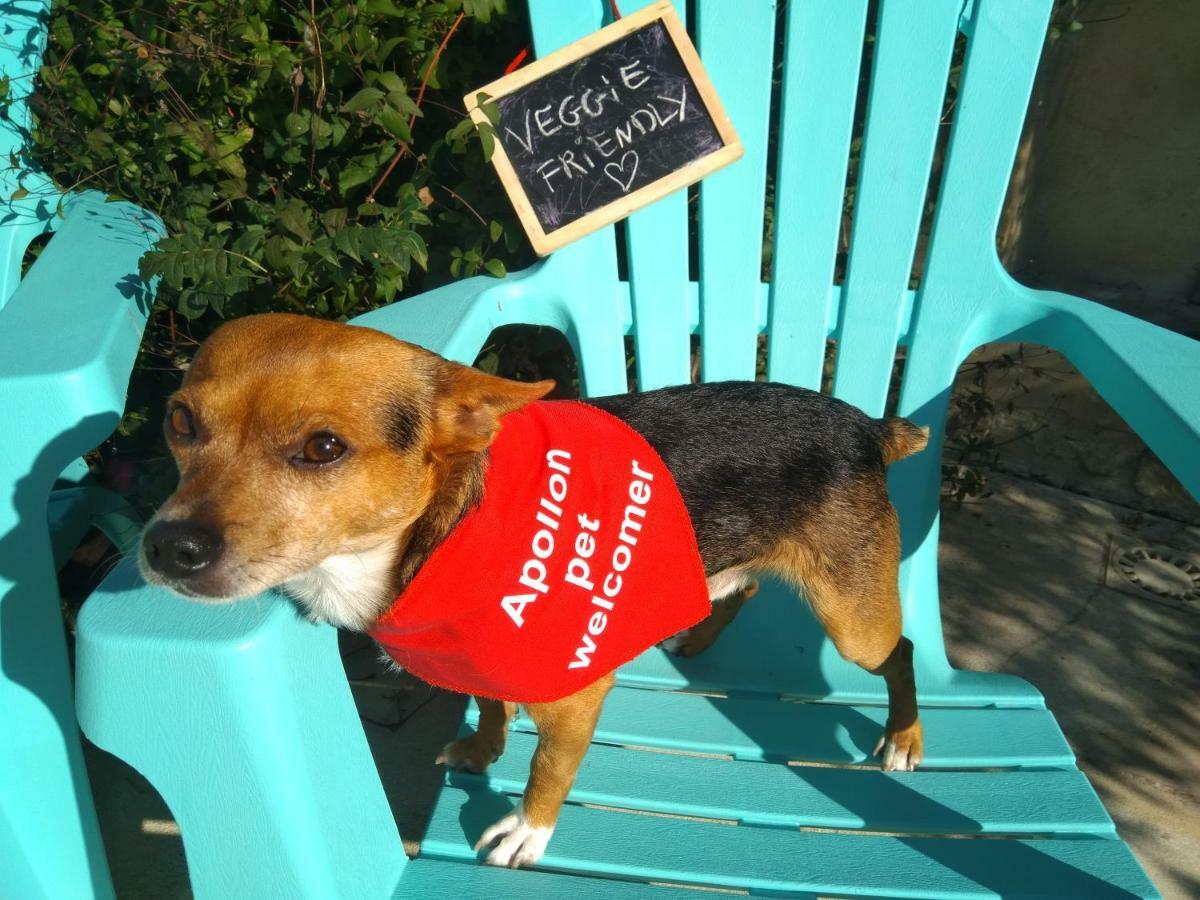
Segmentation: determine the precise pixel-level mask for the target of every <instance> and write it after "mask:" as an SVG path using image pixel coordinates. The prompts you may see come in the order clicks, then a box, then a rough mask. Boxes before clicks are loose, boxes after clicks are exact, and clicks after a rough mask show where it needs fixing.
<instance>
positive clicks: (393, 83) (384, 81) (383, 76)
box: [375, 71, 407, 94]
mask: <svg viewBox="0 0 1200 900" xmlns="http://www.w3.org/2000/svg"><path fill="white" fill-rule="evenodd" d="M375 81H376V83H377V84H378V85H379V86H380V87H382V88H383V89H384V90H385V91H387V92H389V93H391V92H392V91H397V92H399V93H401V94H403V93H405V91H406V90H407V89H406V88H405V86H404V79H402V78H401V77H400V76H399V75H397V74H396V73H395V72H386V71H385V72H376V73H375Z"/></svg>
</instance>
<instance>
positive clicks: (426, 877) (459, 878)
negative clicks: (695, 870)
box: [393, 859, 698, 900]
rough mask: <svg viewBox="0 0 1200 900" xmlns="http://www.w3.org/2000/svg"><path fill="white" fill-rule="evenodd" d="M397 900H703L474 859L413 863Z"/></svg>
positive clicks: (675, 891)
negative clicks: (483, 863) (446, 899)
mask: <svg viewBox="0 0 1200 900" xmlns="http://www.w3.org/2000/svg"><path fill="white" fill-rule="evenodd" d="M393 896H394V897H395V898H396V900H413V898H430V900H440V898H444V897H453V898H454V900H504V898H508V897H519V898H520V900H562V898H563V897H570V898H571V900H624V898H626V897H639V898H645V900H698V895H697V893H696V892H695V891H694V890H690V889H688V888H673V887H663V886H660V885H654V884H646V883H645V882H637V881H615V880H613V879H611V878H586V877H579V876H576V875H565V874H562V873H554V874H550V873H547V872H536V871H531V870H529V869H515V870H514V869H498V868H494V867H492V866H481V865H478V864H476V863H475V862H474V861H473V860H472V861H471V862H466V863H464V862H461V861H451V862H447V861H445V860H440V859H420V860H416V861H414V862H412V863H410V864H409V865H408V868H406V869H405V870H404V878H403V879H402V880H401V882H400V886H399V887H398V888H397V889H396V893H395V894H393Z"/></svg>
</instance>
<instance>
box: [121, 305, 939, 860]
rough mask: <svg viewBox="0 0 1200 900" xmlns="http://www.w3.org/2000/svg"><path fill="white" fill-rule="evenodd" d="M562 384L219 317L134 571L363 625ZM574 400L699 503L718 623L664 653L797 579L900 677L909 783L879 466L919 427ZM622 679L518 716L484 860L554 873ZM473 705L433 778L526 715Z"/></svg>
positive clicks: (795, 407)
mask: <svg viewBox="0 0 1200 900" xmlns="http://www.w3.org/2000/svg"><path fill="white" fill-rule="evenodd" d="M553 387H554V383H553V382H550V381H541V382H537V383H521V382H515V381H510V380H507V379H503V378H498V377H495V376H492V375H488V374H486V373H484V372H481V371H479V370H476V369H473V368H471V367H468V366H464V365H460V364H457V363H453V362H449V361H447V360H445V359H443V358H441V357H440V356H438V355H436V354H434V353H431V352H429V351H426V350H424V349H422V348H419V347H416V346H414V345H411V344H407V343H404V342H402V341H399V340H396V339H394V338H392V337H390V336H388V335H385V334H383V333H382V332H379V331H375V330H372V329H369V328H363V327H356V326H351V325H343V324H335V323H330V322H325V321H319V320H315V319H309V318H306V317H302V316H295V315H287V314H267V315H260V316H251V317H247V318H243V319H239V320H235V321H232V322H230V323H227V324H225V325H223V326H222V327H221V328H219V329H218V330H217V331H216V332H215V333H214V334H213V336H212V337H210V338H209V339H208V340H207V341H205V342H204V344H203V345H202V346H201V348H200V349H199V351H198V352H197V354H196V356H195V358H194V360H193V361H192V363H191V365H190V367H189V368H188V370H187V372H186V376H185V378H184V380H183V383H182V386H181V387H180V388H179V390H178V391H177V392H176V393H175V394H174V395H172V397H171V398H170V399H169V401H168V404H167V408H166V415H165V421H164V424H163V428H164V433H165V436H166V440H167V443H168V444H169V446H170V449H171V452H172V454H173V455H174V457H175V460H176V462H177V464H178V468H179V473H180V480H179V485H178V488H177V489H176V491H175V493H174V494H173V495H172V496H171V497H170V498H169V499H168V500H167V501H166V503H165V504H164V505H163V506H162V508H161V509H160V510H159V511H158V512H157V514H156V515H155V516H154V517H153V519H152V520H151V521H150V522H149V524H148V525H147V527H146V529H145V532H144V534H143V537H142V540H141V543H140V547H139V563H140V567H141V570H142V573H143V575H144V577H145V578H146V580H147V581H149V582H151V583H155V584H160V585H164V586H166V587H168V588H170V589H171V590H173V591H175V592H177V593H179V594H181V595H182V596H184V597H187V598H189V599H192V600H196V601H201V602H208V603H224V602H228V601H232V600H235V599H238V598H244V597H249V596H253V595H255V594H258V593H260V592H261V591H263V590H267V589H270V588H281V589H282V590H283V591H285V592H286V593H288V594H289V595H290V596H291V597H292V598H294V599H295V601H296V602H297V603H298V604H299V606H300V607H301V608H302V609H303V611H304V612H305V613H306V614H307V615H308V616H309V617H310V618H312V619H313V620H318V621H323V622H328V623H330V624H333V625H336V626H339V627H342V628H348V629H353V630H357V631H370V630H371V629H372V628H373V627H374V626H375V624H376V623H377V622H378V621H379V620H380V619H381V617H382V616H384V614H385V613H386V612H387V611H388V610H389V608H390V607H391V606H392V604H393V602H394V601H396V598H397V597H398V596H400V595H401V594H402V593H403V592H404V591H405V589H406V586H408V585H410V583H411V582H412V581H413V579H414V578H416V577H417V576H418V574H419V573H420V572H421V571H422V567H423V566H424V565H425V564H426V563H427V561H429V560H430V559H431V557H432V556H433V555H434V554H435V552H436V551H437V550H438V548H439V546H440V545H443V543H444V542H446V541H447V539H448V536H450V535H452V534H453V533H454V531H455V528H456V526H457V525H458V524H459V523H460V522H461V521H463V520H464V517H465V516H467V515H468V514H469V513H470V512H471V511H472V510H473V509H474V508H476V506H477V505H478V504H480V502H481V499H482V496H483V489H484V484H485V480H486V473H487V471H488V464H489V463H488V461H489V453H490V452H491V450H490V448H492V446H493V443H494V442H495V441H496V440H497V435H498V433H499V432H500V431H501V430H502V429H503V428H504V427H505V426H504V422H505V417H506V416H509V417H511V418H510V419H509V421H513V420H515V418H516V415H515V414H516V413H517V411H519V410H523V409H525V408H527V407H528V408H532V407H530V405H531V404H535V401H539V400H541V398H543V397H544V396H545V395H546V394H547V393H549V392H550V391H551V390H552V388H553ZM566 402H567V403H571V404H575V403H576V401H566ZM583 403H585V404H588V405H589V408H590V409H595V410H599V411H601V412H602V413H603V414H604V415H606V416H611V417H615V418H616V419H617V420H619V421H620V422H623V423H624V425H623V426H621V427H622V428H623V427H625V426H628V427H629V428H631V429H632V431H633V432H634V433H635V434H636V435H638V436H640V438H641V439H644V440H645V441H646V442H647V443H648V444H649V445H650V446H651V447H652V448H653V450H654V451H655V452H657V454H658V456H659V457H660V458H661V462H662V463H663V464H664V465H665V467H666V470H667V471H669V473H670V476H671V477H672V478H673V479H674V482H675V486H676V488H677V490H678V495H679V496H680V497H682V501H683V504H684V505H685V506H686V512H687V517H688V518H689V519H690V523H691V527H692V529H693V530H694V537H695V545H696V548H697V549H698V554H699V560H700V563H702V567H703V576H702V577H701V580H700V582H699V584H700V586H701V589H706V590H707V595H708V599H709V600H710V601H711V606H709V605H707V604H706V605H705V607H704V609H705V610H711V611H710V612H709V614H708V615H707V617H706V618H704V619H703V620H702V621H699V622H698V623H697V624H695V625H694V626H693V627H691V628H689V629H686V630H684V631H683V632H682V633H681V634H679V635H677V636H676V637H675V638H674V639H673V640H672V641H671V642H669V644H668V646H671V647H673V649H674V650H675V651H676V652H679V653H682V654H683V655H692V654H695V653H698V652H701V651H702V650H704V649H705V648H706V647H707V646H708V645H709V644H711V643H712V642H713V641H714V640H715V639H716V638H717V636H718V634H719V633H720V631H721V629H722V628H724V627H725V626H726V625H727V624H728V623H729V622H730V621H731V620H732V619H733V618H734V616H735V615H736V614H737V612H738V610H739V608H740V607H741V605H742V604H743V603H744V602H746V600H747V599H748V598H749V597H750V596H751V595H752V594H753V592H754V590H755V588H756V582H755V580H754V579H755V577H756V576H757V575H759V574H770V575H774V576H776V577H779V578H781V579H784V580H786V581H788V582H790V583H792V584H794V585H796V586H797V587H799V588H802V589H803V592H804V595H805V596H806V597H807V599H808V602H809V603H810V605H811V607H812V610H813V612H814V613H815V614H816V617H817V619H818V620H819V621H820V622H821V624H822V626H823V627H824V629H825V631H826V633H827V634H828V636H829V638H830V639H831V640H832V641H833V643H834V645H835V646H836V648H837V650H838V651H839V653H840V654H841V655H842V656H843V657H844V658H846V659H847V660H850V661H852V662H854V663H856V664H858V665H859V666H861V667H862V668H864V669H866V670H867V671H869V672H872V673H874V674H877V675H879V676H882V677H883V678H884V679H885V681H886V684H887V691H888V718H887V723H886V726H885V730H884V734H883V736H882V737H881V738H880V742H879V746H878V747H876V751H875V752H876V754H877V755H878V754H880V753H881V752H882V766H883V768H884V769H885V770H911V769H913V768H914V767H916V766H917V765H918V764H919V763H920V761H921V757H922V747H923V732H922V728H921V723H920V720H919V718H918V713H917V704H916V687H915V680H914V675H913V648H912V644H911V642H910V641H909V640H908V639H907V638H905V637H904V636H903V635H902V634H901V610H900V600H899V594H898V589H897V577H898V566H899V557H900V542H899V529H898V523H897V518H896V513H895V511H894V509H893V507H892V505H891V503H890V502H889V499H888V494H887V485H886V477H885V472H886V467H887V465H888V464H890V463H892V462H894V461H896V460H899V459H902V458H904V457H906V456H908V455H910V454H912V453H915V452H917V451H919V450H921V449H922V448H923V447H924V446H925V443H926V440H927V434H928V432H927V430H925V429H920V428H918V427H917V426H915V425H913V424H912V423H911V422H908V421H907V420H904V419H900V418H886V419H872V418H869V417H868V416H866V415H865V414H863V413H862V412H860V411H859V410H857V409H855V408H854V407H852V406H850V405H848V404H846V403H844V402H842V401H839V400H836V399H833V398H830V397H826V396H822V395H821V394H818V393H815V392H813V391H809V390H805V389H801V388H794V387H788V386H784V385H778V384H770V383H756V382H747V383H742V382H728V383H724V384H704V385H685V386H680V387H673V388H665V389H662V390H656V391H648V392H645V393H639V394H626V395H619V396H612V397H603V398H597V399H591V400H587V401H583ZM540 405H541V406H543V407H544V406H546V405H547V404H540ZM549 405H550V406H556V405H557V404H555V403H550V404H549ZM497 446H498V445H497ZM634 465H635V468H636V466H637V463H636V462H635V464H634ZM664 480H665V479H664ZM564 490H565V488H564ZM631 490H632V487H631ZM655 490H656V491H657V490H659V488H658V487H657V486H656V487H655ZM700 563H697V571H699V565H700ZM698 577H699V576H698ZM439 602H440V603H442V604H446V605H452V604H454V603H455V602H456V598H455V597H454V596H450V595H440V599H439ZM510 612H512V610H510ZM614 615H615V614H614ZM595 621H599V620H595V619H593V622H595ZM640 649H646V648H645V647H642V648H640ZM505 664H506V666H508V667H509V668H512V667H519V666H521V659H520V658H515V659H511V660H506V663H505ZM589 677H590V676H589ZM613 681H614V676H613V674H612V673H611V672H609V673H607V674H603V675H601V676H599V677H597V678H595V679H594V680H591V681H589V682H588V683H586V684H584V685H583V686H582V687H581V688H580V689H578V690H576V691H574V693H572V694H570V695H569V696H566V697H563V698H561V699H555V700H553V701H549V702H526V703H523V704H522V705H523V706H524V707H525V709H526V712H527V713H528V715H529V716H530V718H531V719H532V720H533V721H534V723H535V724H536V726H537V729H538V747H537V751H536V753H535V755H534V758H533V763H532V767H531V772H530V778H529V782H528V785H527V787H526V790H525V792H524V795H523V798H522V800H521V802H520V803H519V805H518V806H517V808H516V809H515V810H514V811H513V812H512V813H511V814H510V815H508V816H505V817H504V818H503V819H501V820H500V821H499V822H497V823H496V824H495V825H493V826H492V827H491V828H489V829H488V830H487V831H486V832H485V833H484V835H483V837H482V839H481V840H480V843H479V845H478V846H477V849H483V848H488V847H490V848H491V849H490V852H489V854H488V856H487V860H486V861H487V862H489V863H492V864H496V865H508V866H520V865H529V864H533V863H535V862H537V861H538V859H540V857H541V855H542V853H543V852H544V850H545V847H546V845H547V842H548V841H549V840H550V836H551V834H552V833H553V830H554V826H555V822H556V820H557V817H558V813H559V810H560V808H561V806H562V804H563V802H564V800H565V798H566V796H567V793H568V791H569V790H570V788H571V785H572V783H573V781H574V778H575V774H576V771H577V769H578V767H579V764H580V762H581V760H582V758H583V756H584V754H585V752H586V750H587V748H588V746H589V744H590V742H591V738H592V734H593V731H594V729H595V726H596V722H597V719H598V717H599V714H600V709H601V706H602V704H603V701H604V698H605V696H606V694H607V693H608V691H609V689H610V688H611V687H612V684H613ZM476 700H477V702H478V705H479V710H480V719H479V724H478V728H477V730H476V731H475V733H474V734H472V735H470V736H468V737H465V738H462V739H460V740H457V741H454V742H453V743H451V744H449V745H447V746H446V748H445V749H444V751H443V753H442V756H441V757H439V760H438V761H439V762H444V763H445V764H447V765H449V766H452V767H455V768H460V769H468V770H470V771H473V772H480V773H481V772H483V771H485V770H486V768H487V766H488V765H489V764H490V763H491V762H492V761H493V760H495V759H496V758H497V757H498V756H499V755H500V754H501V753H502V752H503V750H504V746H505V738H506V734H507V727H508V723H509V720H510V719H511V717H512V716H513V715H514V714H515V712H516V710H517V706H518V704H517V703H516V702H513V701H512V699H511V698H505V697H490V696H477V697H476ZM493 845H494V846H493Z"/></svg>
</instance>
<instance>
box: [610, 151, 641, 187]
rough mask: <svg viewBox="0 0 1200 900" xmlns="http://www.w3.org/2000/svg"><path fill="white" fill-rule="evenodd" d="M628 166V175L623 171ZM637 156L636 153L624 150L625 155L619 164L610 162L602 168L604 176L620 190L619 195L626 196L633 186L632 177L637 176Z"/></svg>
mask: <svg viewBox="0 0 1200 900" xmlns="http://www.w3.org/2000/svg"><path fill="white" fill-rule="evenodd" d="M627 166H628V168H629V174H628V175H626V174H625V169H626V167H627ZM637 167H638V155H637V152H636V151H633V150H626V151H625V155H624V156H622V157H621V161H620V162H619V163H615V162H610V163H608V164H607V165H606V166H605V167H604V174H605V175H607V176H608V177H609V178H611V179H612V180H613V181H615V182H616V183H617V184H618V185H619V186H620V188H621V193H623V194H628V193H629V186H630V185H632V184H633V179H634V176H635V175H637Z"/></svg>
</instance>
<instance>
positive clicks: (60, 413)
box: [0, 191, 163, 477]
mask: <svg viewBox="0 0 1200 900" xmlns="http://www.w3.org/2000/svg"><path fill="white" fill-rule="evenodd" d="M162 233H163V229H162V224H161V222H160V221H159V220H158V218H157V217H155V216H154V215H152V214H151V213H148V212H145V211H144V210H141V209H139V208H138V207H136V206H133V205H131V204H128V203H119V202H118V203H108V202H106V200H105V198H104V195H103V194H100V193H97V192H94V191H89V192H86V193H82V194H78V195H74V196H72V197H69V198H68V199H67V200H65V201H64V219H63V222H62V224H61V225H60V226H59V228H58V230H57V232H56V233H55V235H54V237H53V238H52V239H51V240H50V242H49V244H48V245H47V246H46V248H45V250H44V251H43V252H42V255H41V256H40V257H39V258H38V260H37V261H36V262H35V263H34V265H33V266H32V267H31V268H30V270H29V272H28V274H26V276H25V278H24V280H22V282H21V283H20V285H19V286H18V287H17V289H16V290H15V291H14V292H13V295H12V298H11V299H10V300H9V302H8V304H7V305H6V306H5V307H4V309H3V310H2V311H0V415H3V416H4V417H5V418H8V417H10V416H11V417H12V421H14V422H20V423H21V431H20V433H21V434H22V441H21V443H22V445H23V446H24V447H26V448H28V449H29V450H30V451H31V452H33V453H38V452H40V450H41V449H42V448H43V447H44V446H45V445H46V444H47V443H48V442H49V441H51V440H53V439H55V438H56V437H58V436H59V435H60V434H62V433H63V432H64V431H66V430H67V429H74V428H75V426H77V425H79V424H81V423H86V425H87V427H85V428H83V429H82V430H81V431H78V432H77V433H75V434H74V435H73V438H74V440H72V441H71V446H70V447H65V446H57V447H56V448H55V449H56V451H57V456H56V458H55V459H53V460H43V461H44V462H46V463H47V464H53V465H55V466H56V468H54V471H53V472H52V473H50V477H53V475H54V474H57V472H58V471H60V470H61V469H62V467H63V466H64V465H65V464H66V463H67V461H68V460H70V459H71V458H72V457H73V456H77V455H78V454H80V453H83V452H84V451H85V450H87V449H89V448H90V447H92V446H95V444H97V443H98V442H99V441H101V440H103V439H104V437H106V436H107V435H108V433H109V432H111V430H112V428H113V427H114V426H115V424H116V422H117V420H118V418H119V417H120V415H121V411H122V409H123V407H124V404H125V390H126V385H127V383H128V379H129V372H130V370H131V369H132V367H133V362H134V359H135V358H136V354H137V348H138V344H139V343H140V341H141V336H142V330H143V328H144V327H145V323H146V316H147V314H148V313H149V311H150V305H151V302H152V300H153V288H152V286H151V285H147V284H145V283H144V282H142V281H141V279H140V278H139V277H138V275H137V271H138V268H137V266H138V260H139V258H140V257H141V255H142V254H143V253H144V252H145V251H146V250H148V249H149V248H150V247H151V246H152V245H153V244H154V242H155V241H156V240H157V239H158V237H159V236H160V235H161V234H162Z"/></svg>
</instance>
